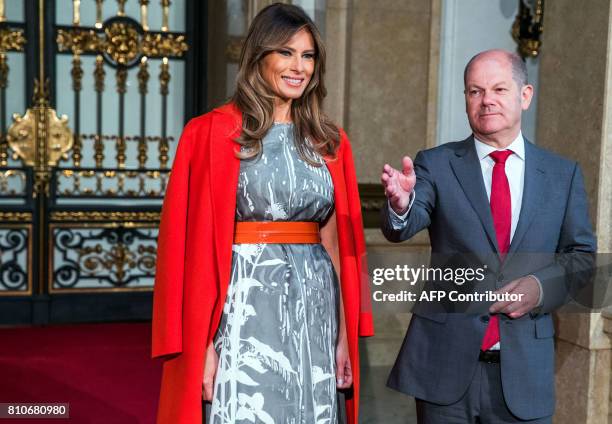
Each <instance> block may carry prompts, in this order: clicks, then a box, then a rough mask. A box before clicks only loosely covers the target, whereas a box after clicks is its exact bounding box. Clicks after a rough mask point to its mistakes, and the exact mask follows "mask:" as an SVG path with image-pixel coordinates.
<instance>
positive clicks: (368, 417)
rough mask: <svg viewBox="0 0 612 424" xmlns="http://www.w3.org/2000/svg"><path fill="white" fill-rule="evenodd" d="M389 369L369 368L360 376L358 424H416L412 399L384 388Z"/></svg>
mask: <svg viewBox="0 0 612 424" xmlns="http://www.w3.org/2000/svg"><path fill="white" fill-rule="evenodd" d="M389 369H390V367H384V366H381V367H369V368H367V369H365V370H364V374H363V375H362V377H361V378H362V382H363V386H362V393H361V407H360V412H359V415H360V419H359V423H360V424H382V423H384V424H416V422H417V421H416V413H415V408H414V398H412V397H410V396H406V395H404V394H402V393H399V392H396V391H395V390H391V389H389V388H388V387H386V385H385V382H386V381H387V376H388V375H389Z"/></svg>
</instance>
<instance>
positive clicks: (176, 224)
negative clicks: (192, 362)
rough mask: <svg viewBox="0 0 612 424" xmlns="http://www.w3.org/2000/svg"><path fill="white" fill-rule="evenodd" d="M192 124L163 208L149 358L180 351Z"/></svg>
mask: <svg viewBox="0 0 612 424" xmlns="http://www.w3.org/2000/svg"><path fill="white" fill-rule="evenodd" d="M195 126H196V124H195V123H194V121H193V120H192V121H190V122H189V123H188V124H187V126H186V127H185V129H184V130H183V134H182V135H181V138H180V140H179V144H178V147H177V150H176V154H175V157H174V162H173V164H172V171H171V174H170V179H169V182H168V186H167V188H166V194H165V197H164V202H163V205H162V212H161V220H160V225H159V233H158V238H157V261H156V270H155V287H154V293H153V322H152V330H153V334H152V356H153V357H154V358H156V357H163V356H173V355H178V354H180V353H181V352H182V346H183V340H182V333H183V331H182V313H183V309H182V305H183V276H184V265H185V261H184V258H185V240H186V229H187V209H188V193H189V170H190V161H191V151H192V145H193V143H194V138H195V137H196V135H195V128H194V127H195Z"/></svg>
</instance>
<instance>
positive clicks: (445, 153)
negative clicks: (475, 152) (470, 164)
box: [419, 139, 470, 161]
mask: <svg viewBox="0 0 612 424" xmlns="http://www.w3.org/2000/svg"><path fill="white" fill-rule="evenodd" d="M469 147H470V146H469V139H466V140H463V141H451V142H448V143H444V144H440V145H439V146H436V147H431V148H429V149H425V150H421V151H420V152H419V154H420V155H421V156H424V157H426V158H428V159H430V160H432V161H436V160H439V159H448V158H451V157H453V156H455V155H457V154H462V153H463V152H464V151H465V150H466V149H468V148H469Z"/></svg>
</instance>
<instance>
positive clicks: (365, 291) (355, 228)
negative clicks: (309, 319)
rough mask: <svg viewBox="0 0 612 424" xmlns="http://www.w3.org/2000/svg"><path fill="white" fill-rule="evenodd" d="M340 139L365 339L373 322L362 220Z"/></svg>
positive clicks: (346, 146) (348, 155)
mask: <svg viewBox="0 0 612 424" xmlns="http://www.w3.org/2000/svg"><path fill="white" fill-rule="evenodd" d="M341 137H342V144H343V149H342V162H343V168H344V180H345V182H346V192H347V197H348V207H349V216H350V221H351V230H352V232H353V239H354V245H355V259H356V262H357V275H358V277H359V284H360V288H359V298H360V308H359V335H360V336H362V337H367V336H373V335H374V322H373V318H372V299H371V295H370V276H369V274H368V263H367V258H366V245H365V237H364V234H363V218H362V216H361V201H360V200H359V189H358V184H357V176H356V173H355V164H354V161H353V152H352V149H351V145H350V142H349V141H348V137H347V136H346V134H345V133H344V131H341Z"/></svg>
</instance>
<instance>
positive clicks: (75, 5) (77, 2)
mask: <svg viewBox="0 0 612 424" xmlns="http://www.w3.org/2000/svg"><path fill="white" fill-rule="evenodd" d="M80 9H81V0H72V24H73V25H75V26H79V25H81V10H80Z"/></svg>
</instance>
